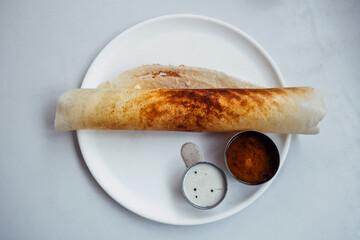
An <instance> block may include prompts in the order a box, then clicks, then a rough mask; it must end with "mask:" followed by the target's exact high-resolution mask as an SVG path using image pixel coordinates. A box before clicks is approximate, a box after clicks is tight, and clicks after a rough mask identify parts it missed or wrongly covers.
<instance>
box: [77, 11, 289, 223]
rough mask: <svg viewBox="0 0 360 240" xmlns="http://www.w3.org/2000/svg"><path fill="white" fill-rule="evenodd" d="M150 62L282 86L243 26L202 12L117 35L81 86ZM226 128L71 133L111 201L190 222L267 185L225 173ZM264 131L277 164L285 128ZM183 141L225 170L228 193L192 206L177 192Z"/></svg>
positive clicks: (219, 212)
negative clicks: (216, 201) (205, 206)
mask: <svg viewBox="0 0 360 240" xmlns="http://www.w3.org/2000/svg"><path fill="white" fill-rule="evenodd" d="M156 63H159V64H172V65H180V64H184V65H188V66H197V67H206V68H210V69H215V70H219V71H223V72H225V73H227V74H229V75H233V76H237V77H239V78H241V79H244V80H247V81H250V82H253V83H256V84H259V85H263V86H267V87H283V86H284V81H283V79H282V76H281V74H280V72H279V70H278V68H277V67H276V65H275V63H274V62H273V61H272V60H271V58H270V56H269V55H268V54H267V53H266V52H265V51H264V50H263V49H262V48H261V47H260V46H259V44H257V43H256V42H255V41H254V40H252V39H251V38H250V37H249V36H248V35H246V34H245V33H244V32H242V31H240V30H239V29H237V28H235V27H233V26H231V25H229V24H227V23H224V22H222V21H219V20H216V19H212V18H208V17H203V16H197V15H170V16H163V17H158V18H154V19H150V20H148V21H145V22H142V23H140V24H137V25H135V26H133V27H131V28H130V29H128V30H126V31H124V32H123V33H121V34H120V35H118V36H117V37H116V38H115V39H114V40H112V41H111V42H110V43H109V44H108V45H107V46H106V47H105V48H104V49H103V50H102V51H101V52H100V54H99V55H98V56H97V57H96V59H95V60H94V62H93V63H92V65H91V66H90V68H89V70H88V72H87V74H86V76H85V79H84V81H83V83H82V85H81V87H82V88H96V87H97V86H98V84H100V83H102V82H104V81H107V80H112V79H114V78H115V77H116V76H118V75H119V74H120V73H121V72H123V71H125V70H128V69H131V68H134V67H137V66H140V65H143V64H156ZM234 134H235V133H188V132H155V131H129V130H123V131H121V130H119V131H109V130H107V131H100V130H81V131H78V140H79V145H80V148H81V152H82V154H83V157H84V159H85V162H86V164H87V166H88V167H89V169H90V171H91V173H92V174H93V176H94V178H95V179H96V180H97V181H98V183H99V184H100V186H101V187H102V188H103V189H104V190H105V191H106V192H107V193H108V194H109V195H110V196H111V197H112V198H113V199H114V200H115V201H117V202H118V203H120V204H121V205H122V206H124V207H125V208H127V209H129V210H131V211H132V212H134V213H136V214H138V215H141V216H143V217H145V218H148V219H151V220H154V221H158V222H162V223H168V224H176V225H196V224H203V223H209V222H214V221H216V220H220V219H223V218H226V217H229V216H231V215H233V214H235V213H237V212H239V211H240V210H242V209H244V208H245V207H247V206H248V205H249V204H251V203H252V202H254V201H255V200H256V199H257V198H258V197H259V196H261V194H262V193H263V192H264V191H265V190H266V189H267V188H268V187H269V186H270V184H271V182H268V183H266V184H263V185H261V186H247V185H243V184H241V183H239V182H237V181H236V180H235V179H233V178H232V177H231V176H230V174H229V173H228V172H226V169H225V163H224V159H223V152H224V149H225V146H226V143H227V141H228V140H229V139H230V138H231V137H232V136H233V135H234ZM269 136H270V137H271V138H272V139H273V140H274V142H275V143H276V144H277V146H278V148H279V152H280V155H281V165H282V164H283V163H284V161H285V157H286V154H287V152H288V149H289V145H290V141H291V135H277V134H269ZM185 142H193V143H195V144H197V145H198V146H199V147H200V149H201V151H202V155H203V159H204V160H205V161H209V162H212V163H215V164H217V165H218V166H219V167H220V168H222V169H223V170H224V171H225V172H226V174H227V178H228V183H229V186H228V194H227V196H226V198H225V199H224V201H223V202H222V203H221V204H220V205H219V206H217V207H216V208H214V209H211V210H199V209H196V208H194V207H192V206H191V205H189V204H188V203H187V202H186V200H185V199H184V197H183V196H182V193H181V188H180V186H181V179H182V175H183V174H184V172H185V165H184V163H183V161H182V159H181V157H180V149H181V146H182V144H184V143H185ZM281 165H280V167H281ZM274 179H275V178H274Z"/></svg>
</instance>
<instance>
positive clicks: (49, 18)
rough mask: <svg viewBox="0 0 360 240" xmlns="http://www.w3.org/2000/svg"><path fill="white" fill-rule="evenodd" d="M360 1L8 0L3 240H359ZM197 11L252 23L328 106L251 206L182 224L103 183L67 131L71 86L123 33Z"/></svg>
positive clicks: (2, 5)
mask: <svg viewBox="0 0 360 240" xmlns="http://www.w3.org/2000/svg"><path fill="white" fill-rule="evenodd" d="M359 12H360V2H359V1H356V0H354V1H330V0H324V1H310V0H308V1H280V0H274V1H261V0H259V1H250V0H249V1H239V0H234V1H224V0H223V1H160V0H152V1H145V0H143V1H57V2H56V1H22V3H20V2H18V1H1V2H0V239H110V238H111V239H113V238H118V239H144V238H146V239H169V238H172V239H184V238H186V239H190V238H192V239H359V238H360V150H359V147H360V137H359V134H360V107H359V104H360V97H359V92H360V71H359V66H360V14H359ZM172 13H194V14H201V15H206V16H210V17H215V18H218V19H220V20H224V21H226V22H228V23H230V24H233V25H234V26H236V27H238V28H240V29H241V30H243V31H245V32H247V33H248V34H249V35H250V36H252V37H253V38H254V39H255V40H256V41H257V42H258V43H260V44H261V45H262V46H263V47H264V48H265V50H267V52H268V53H269V54H270V55H271V56H272V57H273V59H274V60H275V62H276V63H277V65H278V67H279V68H280V71H281V72H282V74H283V75H284V78H285V81H286V82H287V85H288V86H313V87H315V88H318V89H319V90H320V91H321V92H322V93H323V95H324V98H325V101H326V104H327V107H328V114H327V116H326V118H325V119H324V120H323V121H322V122H321V124H320V128H321V133H320V134H319V135H316V136H303V135H299V136H294V137H293V140H292V144H291V147H290V151H289V154H288V157H287V160H286V162H285V164H284V166H283V168H282V169H281V172H280V173H279V175H278V177H277V178H276V179H275V181H274V182H273V184H272V185H271V187H270V188H269V189H268V191H266V192H265V194H264V195H262V197H261V198H260V199H258V200H257V201H256V202H255V203H253V204H252V205H251V206H249V207H248V208H246V209H245V210H243V211H241V212H240V213H238V214H236V215H234V216H232V217H230V218H227V219H225V220H221V221H218V222H215V223H211V224H206V225H201V226H192V227H179V226H171V225H165V224H159V223H155V222H152V221H150V220H146V219H144V218H142V217H139V216H137V215H135V214H133V213H131V212H129V211H128V210H126V209H125V208H123V207H122V206H120V205H119V204H117V203H116V202H115V201H113V200H112V199H111V198H110V197H109V196H108V195H107V194H106V193H105V192H104V191H103V190H102V189H101V188H100V186H99V185H98V184H97V183H96V182H95V180H94V178H93V177H92V175H91V174H90V172H89V170H88V169H87V167H86V165H85V163H84V160H83V158H82V156H81V152H80V150H79V147H78V144H77V141H76V138H75V135H74V133H71V132H55V130H54V128H53V120H54V116H55V108H56V103H57V98H58V97H59V95H60V94H61V93H62V92H64V91H66V90H68V89H71V88H76V87H79V86H80V84H81V82H82V79H83V77H84V74H85V73H86V71H87V69H88V67H89V65H90V64H91V62H92V60H93V59H94V58H95V56H96V55H97V54H98V53H99V51H100V50H101V49H102V48H103V47H104V45H105V44H107V43H108V42H109V41H110V40H111V39H113V38H114V37H115V36H117V35H118V34H119V33H120V32H122V31H124V30H125V29H127V28H128V27H130V26H132V25H134V24H136V23H139V22H141V21H143V20H146V19H149V18H152V17H156V16H160V15H166V14H172Z"/></svg>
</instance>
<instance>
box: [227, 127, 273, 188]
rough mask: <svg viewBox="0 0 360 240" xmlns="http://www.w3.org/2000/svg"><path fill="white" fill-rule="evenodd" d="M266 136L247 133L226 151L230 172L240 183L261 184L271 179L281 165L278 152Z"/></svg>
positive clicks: (237, 138) (235, 140)
mask: <svg viewBox="0 0 360 240" xmlns="http://www.w3.org/2000/svg"><path fill="white" fill-rule="evenodd" d="M274 147H275V146H274V144H273V143H272V142H271V140H269V139H268V138H267V137H266V136H265V135H262V134H261V133H257V132H245V133H242V134H240V135H239V136H238V137H236V138H235V139H234V140H233V141H232V142H231V144H230V146H229V148H228V149H227V151H226V159H227V165H228V168H229V170H230V172H231V173H232V174H233V175H234V176H235V177H236V178H238V179H239V180H240V181H244V182H247V183H250V184H259V183H262V182H265V181H266V180H267V179H269V178H271V177H272V176H273V175H274V174H275V173H276V170H277V168H278V165H279V160H278V155H276V154H278V153H277V150H276V149H274Z"/></svg>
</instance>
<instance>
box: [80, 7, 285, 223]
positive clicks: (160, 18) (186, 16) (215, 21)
mask: <svg viewBox="0 0 360 240" xmlns="http://www.w3.org/2000/svg"><path fill="white" fill-rule="evenodd" d="M176 18H178V19H193V20H202V21H207V22H210V23H212V24H217V25H220V26H222V27H224V28H227V29H230V30H231V31H233V32H235V33H237V34H239V35H241V36H242V37H243V38H245V39H246V40H247V41H248V42H249V43H250V44H252V45H253V46H254V47H255V48H256V49H257V50H258V51H259V52H260V53H261V54H262V55H263V56H264V58H265V59H266V60H267V61H268V63H269V64H270V66H271V68H272V69H273V70H274V72H275V75H276V76H277V78H278V80H279V82H280V85H281V86H282V87H285V81H284V78H283V76H282V74H281V72H280V70H279V68H278V67H277V65H276V64H275V62H274V60H273V59H272V58H271V56H270V55H269V54H268V53H267V52H266V51H265V49H264V48H263V47H262V46H261V45H260V44H259V43H257V42H256V41H255V40H254V39H253V38H252V37H250V36H249V35H248V34H247V33H245V32H244V31H242V30H240V29H239V28H237V27H235V26H234V25H232V24H230V23H227V22H225V21H222V20H219V19H216V18H213V17H208V16H203V15H198V14H169V15H163V16H158V17H154V18H150V19H147V20H144V21H141V22H139V23H137V24H135V25H133V26H131V27H129V28H127V29H126V30H124V31H122V32H120V33H119V34H118V35H117V36H116V37H115V38H113V39H112V40H110V41H109V42H108V43H107V44H106V45H105V47H103V48H102V49H101V51H100V52H99V53H98V54H97V55H96V57H95V58H94V60H93V61H92V62H91V64H90V66H89V68H88V70H87V71H86V74H85V76H84V78H83V81H82V83H81V86H80V88H84V85H85V84H86V82H87V81H86V79H87V78H88V75H89V74H90V73H91V72H92V70H93V68H94V65H95V63H96V62H97V61H99V59H101V58H102V55H103V54H104V53H105V52H106V50H107V49H108V48H109V47H110V46H111V45H112V44H113V43H114V42H116V41H118V40H119V39H120V38H122V37H123V36H124V35H126V34H128V33H129V32H131V31H135V30H137V29H138V28H140V27H142V26H144V25H147V24H151V23H153V22H157V21H163V20H166V19H176ZM82 132H83V130H77V131H76V135H77V139H76V141H77V142H78V144H79V148H80V151H81V154H82V156H83V159H84V162H85V164H86V166H87V167H88V169H89V171H90V173H91V175H92V176H93V177H94V179H95V180H96V182H97V183H98V184H99V185H100V186H101V188H102V189H103V190H104V191H105V192H106V194H107V195H108V196H110V197H111V198H112V199H113V200H114V201H116V202H117V203H118V204H120V205H121V206H122V207H123V208H125V209H127V210H128V211H130V212H132V213H135V214H137V215H138V216H141V217H144V218H146V219H148V220H151V221H155V222H159V223H163V224H171V225H178V226H193V225H201V224H207V223H212V222H215V221H219V220H222V219H225V218H228V217H230V216H233V215H234V214H236V213H238V212H240V211H241V210H243V209H245V208H247V207H248V206H249V205H251V204H252V203H253V202H255V201H256V200H257V199H258V198H259V197H260V196H261V195H262V194H263V193H264V192H265V191H266V190H267V189H268V188H269V187H270V185H271V184H272V182H273V181H274V179H275V178H276V177H277V175H278V173H279V172H280V170H281V168H282V165H283V164H284V163H285V160H286V157H287V154H288V151H289V148H290V144H291V139H292V134H285V135H286V138H285V144H284V148H283V151H282V158H283V161H281V162H280V166H279V170H278V172H277V173H276V175H275V176H274V177H273V179H272V180H271V181H269V182H268V183H267V184H265V185H263V187H262V188H260V189H259V190H258V191H257V192H256V193H255V194H254V195H252V196H251V197H250V198H249V199H247V200H246V201H245V202H244V204H242V205H240V206H238V207H235V208H233V209H232V210H231V211H227V213H226V214H225V213H224V214H218V215H216V216H215V217H214V216H210V217H208V218H202V219H196V220H195V221H186V222H179V221H173V220H170V219H168V220H167V221H164V220H160V219H156V218H154V217H152V216H149V215H148V214H144V213H141V212H139V211H137V210H136V209H134V208H133V207H131V206H129V205H128V204H126V203H125V202H123V201H122V200H121V199H117V198H116V197H115V196H113V195H112V194H111V190H110V189H108V187H107V186H106V184H105V183H103V180H102V178H100V177H99V176H97V174H96V173H95V171H94V169H93V166H92V164H91V162H89V161H87V160H86V159H87V157H86V156H87V153H86V150H85V146H84V140H82V139H83V135H82Z"/></svg>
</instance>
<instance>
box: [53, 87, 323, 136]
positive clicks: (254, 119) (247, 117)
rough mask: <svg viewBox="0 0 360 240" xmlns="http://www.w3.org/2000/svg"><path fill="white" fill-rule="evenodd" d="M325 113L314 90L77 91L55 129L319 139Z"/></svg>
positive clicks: (62, 105) (65, 101)
mask: <svg viewBox="0 0 360 240" xmlns="http://www.w3.org/2000/svg"><path fill="white" fill-rule="evenodd" d="M325 113H326V108H325V104H324V101H323V99H322V96H321V95H320V94H319V93H318V92H317V91H316V90H315V89H313V88H310V87H299V88H270V89H152V90H119V89H74V90H69V91H67V92H65V93H63V94H62V95H61V96H60V98H59V101H58V106H57V110H56V117H55V128H56V130H76V129H132V130H164V131H191V132H229V131H242V130H257V131H261V132H267V133H286V134H289V133H301V134H316V133H318V132H319V129H318V127H317V124H318V123H319V122H320V121H321V119H322V118H323V117H324V116H325Z"/></svg>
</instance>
